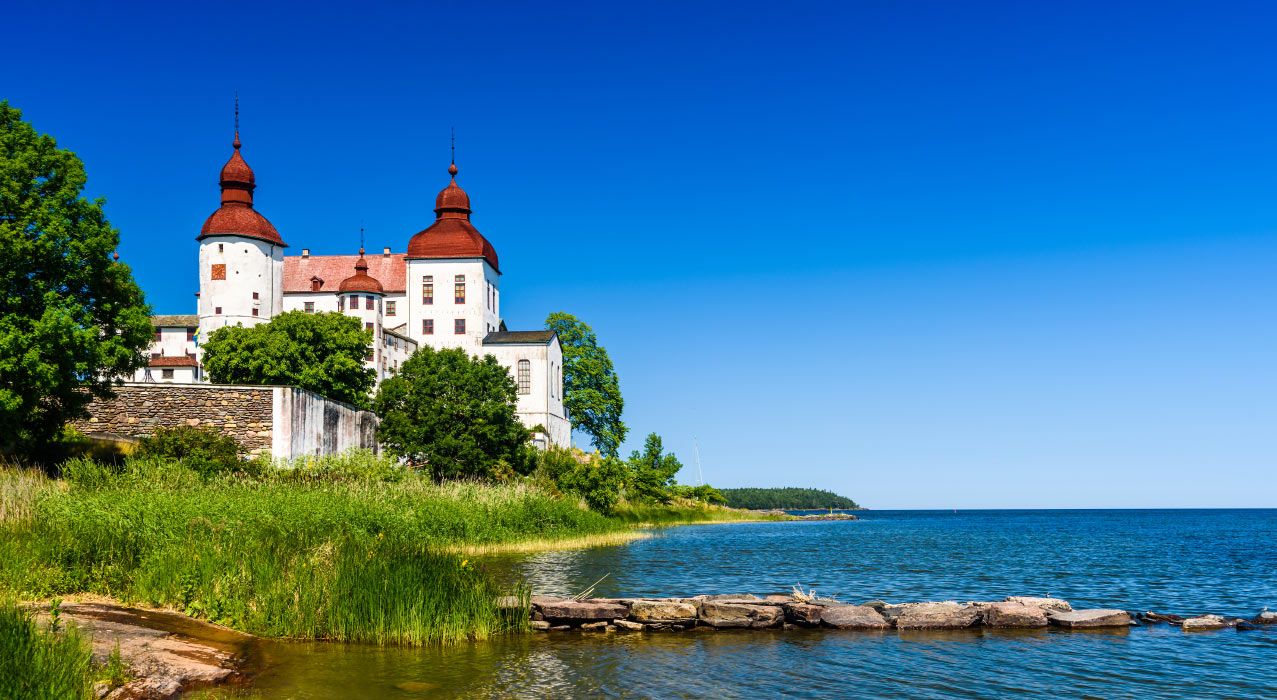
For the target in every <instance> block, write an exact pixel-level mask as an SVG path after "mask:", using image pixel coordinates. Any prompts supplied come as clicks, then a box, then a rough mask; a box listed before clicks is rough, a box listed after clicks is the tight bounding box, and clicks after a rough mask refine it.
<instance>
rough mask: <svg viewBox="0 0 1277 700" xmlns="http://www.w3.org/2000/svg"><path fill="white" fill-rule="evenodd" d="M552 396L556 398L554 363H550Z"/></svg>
mask: <svg viewBox="0 0 1277 700" xmlns="http://www.w3.org/2000/svg"><path fill="white" fill-rule="evenodd" d="M550 398H554V363H553V362H551V363H550Z"/></svg>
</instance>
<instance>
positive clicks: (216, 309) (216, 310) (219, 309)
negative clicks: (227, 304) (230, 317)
mask: <svg viewBox="0 0 1277 700" xmlns="http://www.w3.org/2000/svg"><path fill="white" fill-rule="evenodd" d="M213 314H214V315H215V316H221V315H222V307H220V306H215V307H213Z"/></svg>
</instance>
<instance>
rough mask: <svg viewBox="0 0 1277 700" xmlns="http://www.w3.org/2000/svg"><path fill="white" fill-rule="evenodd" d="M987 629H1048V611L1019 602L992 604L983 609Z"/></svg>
mask: <svg viewBox="0 0 1277 700" xmlns="http://www.w3.org/2000/svg"><path fill="white" fill-rule="evenodd" d="M982 616H983V619H984V624H985V626H987V627H999V628H1009V627H1046V625H1047V621H1046V609H1044V608H1042V607H1040V606H1036V605H1025V604H1024V603H1019V602H1003V603H990V604H988V605H986V606H984V607H983V610H982Z"/></svg>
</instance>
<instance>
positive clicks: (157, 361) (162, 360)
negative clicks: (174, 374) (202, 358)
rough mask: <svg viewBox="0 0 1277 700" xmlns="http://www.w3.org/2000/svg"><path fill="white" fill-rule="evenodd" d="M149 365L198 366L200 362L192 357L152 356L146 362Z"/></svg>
mask: <svg viewBox="0 0 1277 700" xmlns="http://www.w3.org/2000/svg"><path fill="white" fill-rule="evenodd" d="M148 366H149V367H199V366H200V363H198V362H196V361H195V358H194V357H190V356H186V357H176V356H174V357H153V358H151V361H150V362H149V363H148Z"/></svg>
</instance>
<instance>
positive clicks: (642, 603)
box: [629, 600, 696, 623]
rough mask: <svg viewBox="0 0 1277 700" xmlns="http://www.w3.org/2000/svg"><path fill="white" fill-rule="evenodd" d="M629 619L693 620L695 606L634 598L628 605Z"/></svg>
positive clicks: (638, 620) (694, 618) (641, 620)
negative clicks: (632, 602)
mask: <svg viewBox="0 0 1277 700" xmlns="http://www.w3.org/2000/svg"><path fill="white" fill-rule="evenodd" d="M629 619H631V620H634V621H635V622H671V623H678V622H682V623H685V622H695V621H696V606H695V605H694V604H692V603H673V602H665V601H657V600H636V601H634V604H633V605H631V606H630V614H629Z"/></svg>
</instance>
